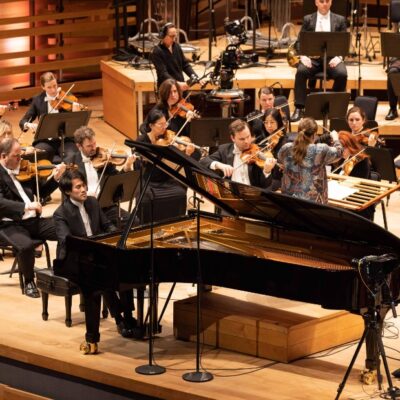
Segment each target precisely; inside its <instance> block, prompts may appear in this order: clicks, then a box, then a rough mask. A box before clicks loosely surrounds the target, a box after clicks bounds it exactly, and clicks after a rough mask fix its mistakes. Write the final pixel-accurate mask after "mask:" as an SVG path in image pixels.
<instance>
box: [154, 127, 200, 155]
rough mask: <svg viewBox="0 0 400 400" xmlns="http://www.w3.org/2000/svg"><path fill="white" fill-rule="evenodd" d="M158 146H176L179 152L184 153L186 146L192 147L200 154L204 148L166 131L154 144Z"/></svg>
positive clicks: (186, 138)
mask: <svg viewBox="0 0 400 400" xmlns="http://www.w3.org/2000/svg"><path fill="white" fill-rule="evenodd" d="M155 144H156V145H158V146H172V145H174V146H176V147H177V148H178V149H179V150H181V151H186V148H187V147H188V146H193V147H194V148H195V149H198V150H200V151H201V152H202V153H203V151H204V148H203V147H201V146H198V145H197V144H194V143H193V142H192V141H191V140H190V138H189V137H188V136H178V135H177V134H176V133H175V132H174V131H171V130H169V129H167V130H166V131H165V133H164V135H162V136H161V137H159V138H158V139H157V140H156V142H155Z"/></svg>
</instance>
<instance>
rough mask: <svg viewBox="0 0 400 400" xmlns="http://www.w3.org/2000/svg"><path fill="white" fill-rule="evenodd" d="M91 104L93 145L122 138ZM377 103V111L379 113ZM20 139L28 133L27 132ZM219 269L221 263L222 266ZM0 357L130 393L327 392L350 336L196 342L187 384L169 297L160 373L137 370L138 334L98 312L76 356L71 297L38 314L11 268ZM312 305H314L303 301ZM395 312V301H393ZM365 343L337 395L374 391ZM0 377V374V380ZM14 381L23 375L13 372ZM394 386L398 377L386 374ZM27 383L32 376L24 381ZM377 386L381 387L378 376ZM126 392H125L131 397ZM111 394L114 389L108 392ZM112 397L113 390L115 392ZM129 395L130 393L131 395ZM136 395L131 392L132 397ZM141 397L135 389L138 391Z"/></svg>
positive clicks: (395, 219) (188, 358) (318, 395)
mask: <svg viewBox="0 0 400 400" xmlns="http://www.w3.org/2000/svg"><path fill="white" fill-rule="evenodd" d="M80 101H81V102H82V103H85V104H89V105H90V106H91V107H92V109H93V110H95V111H93V117H94V118H92V119H91V121H90V126H92V127H93V128H94V129H95V131H96V133H97V142H98V145H100V146H105V147H107V146H111V145H112V143H113V142H116V143H117V144H118V145H119V144H122V143H123V141H124V137H123V136H122V135H121V134H119V133H118V132H117V131H115V130H114V129H113V128H111V127H110V126H108V125H107V124H105V123H104V122H103V121H102V119H101V118H100V116H101V107H102V101H101V98H87V99H80ZM24 111H25V109H23V108H21V109H20V110H18V111H16V112H14V113H8V114H7V119H10V120H12V122H13V123H14V124H15V126H16V122H17V121H18V119H19V118H20V117H21V114H22V113H23V112H24ZM383 112H384V111H383V109H381V110H380V115H382V114H383ZM23 141H29V136H28V137H26V138H24V139H23ZM59 201H60V194H59V192H56V193H55V194H54V196H53V200H52V202H51V203H50V204H49V205H47V206H46V207H45V215H51V214H52V212H53V211H54V209H55V208H56V207H57V205H58V202H59ZM387 214H388V224H389V229H390V230H391V231H392V232H393V233H394V234H396V235H398V236H399V235H400V218H399V215H400V194H399V193H398V192H397V193H394V194H393V195H392V196H391V198H390V202H389V206H388V208H387ZM376 222H377V223H378V224H381V225H382V215H381V211H380V207H377V215H376ZM50 247H51V254H52V256H53V257H54V255H55V246H54V243H50ZM12 260H13V259H12V257H10V256H7V257H6V258H5V260H4V261H3V262H0V273H4V272H6V271H7V270H9V269H10V267H11V263H12ZM37 267H40V268H42V267H45V259H44V257H42V258H41V259H39V260H38V263H37ZM227 273H229V271H228V270H227ZM169 289H170V284H162V285H161V287H160V297H161V301H160V303H161V305H162V304H163V303H164V300H165V298H166V296H167V293H168V291H169ZM216 290H217V291H218V292H220V293H229V294H230V295H232V296H235V297H236V296H239V295H240V296H243V297H244V298H246V299H247V300H248V301H251V302H253V301H258V302H264V304H268V305H271V303H272V302H273V303H274V304H276V305H277V307H288V308H290V309H293V310H295V309H297V308H299V307H310V306H308V305H304V304H300V303H297V302H293V303H288V302H287V301H285V300H280V299H276V298H268V297H265V296H258V295H254V294H250V293H243V292H240V294H238V293H237V292H235V291H232V290H227V289H220V288H217V289H216ZM338 290H340V288H338ZM0 291H1V297H0V321H1V324H0V357H5V358H7V359H12V360H17V361H20V362H22V363H26V364H29V365H31V366H37V367H43V368H46V369H49V370H51V371H57V372H61V373H63V374H66V375H68V376H73V377H80V378H83V379H86V380H87V381H90V382H92V383H93V385H94V386H96V385H100V384H104V385H108V386H111V387H114V388H119V389H122V390H125V391H128V392H132V393H140V394H142V395H147V396H150V398H161V399H174V400H177V399H188V400H189V399H190V400H194V399H221V400H225V399H226V400H233V399H240V400H243V399H254V400H261V399H263V400H266V399H271V400H272V399H273V400H276V399H288V400H289V399H290V400H293V399H299V400H300V399H302V400H309V399H318V400H320V399H332V398H334V397H335V395H336V390H337V388H338V385H339V383H340V382H341V380H342V378H343V376H344V373H345V371H346V368H347V366H348V365H349V363H350V360H351V357H352V355H353V353H354V351H355V347H356V346H355V343H353V344H351V345H349V346H343V347H340V348H338V349H333V350H332V351H325V352H323V353H320V354H317V355H314V356H312V357H308V358H305V359H301V360H298V361H295V362H292V363H290V364H283V363H278V362H273V361H269V360H266V359H260V358H256V357H253V356H248V355H242V354H239V353H235V352H231V351H225V350H220V349H215V348H212V347H209V346H202V357H201V367H202V368H204V369H205V370H207V371H209V372H211V373H212V374H213V375H214V379H213V380H212V381H210V382H207V383H202V384H194V383H188V382H185V381H184V380H182V374H183V373H184V372H187V371H192V370H194V369H195V360H196V358H195V348H196V346H195V344H193V343H188V342H182V341H177V340H175V339H174V336H173V329H172V303H170V305H169V306H168V308H167V312H166V314H165V318H164V320H163V322H162V324H163V332H162V334H160V335H159V337H158V338H157V339H156V341H155V346H154V350H155V353H154V357H155V362H156V363H157V364H159V365H162V366H164V367H166V368H167V372H166V373H165V374H163V375H160V376H143V375H138V374H136V373H135V371H134V370H135V367H136V366H139V365H142V364H146V363H147V362H148V352H147V350H148V344H147V342H145V341H138V340H131V339H124V338H122V337H120V336H119V335H118V333H117V331H116V327H115V324H114V323H113V322H112V320H111V319H110V318H108V319H106V320H102V323H101V342H100V354H98V355H96V356H83V355H81V354H80V353H79V350H78V349H79V344H80V342H81V341H82V340H83V337H84V332H85V328H84V318H83V314H82V313H80V312H79V310H78V298H77V297H75V298H74V300H73V314H72V320H73V324H72V327H71V328H67V327H66V326H65V324H64V319H65V311H64V299H63V298H61V297H50V300H49V320H48V321H46V322H45V321H43V320H42V318H41V300H40V299H30V298H28V297H26V296H23V295H21V291H20V289H19V283H18V276H17V274H15V275H14V276H13V277H12V278H9V277H8V275H5V274H1V275H0ZM192 294H194V288H193V287H192V286H191V285H185V284H178V285H177V289H176V291H175V292H174V294H173V300H177V299H182V298H185V297H187V296H189V295H192ZM311 307H314V306H311ZM399 312H400V309H399ZM399 326H400V323H399V321H398V320H396V319H393V318H392V316H391V313H389V315H388V318H387V321H386V329H385V337H384V344H385V346H386V352H387V355H388V356H389V357H390V359H388V361H389V366H390V370H391V371H393V370H395V369H397V368H399V367H400V356H399V351H398V349H400V347H399V339H398V329H399ZM364 358H365V351H364V349H362V351H361V354H360V355H359V357H358V359H357V360H356V363H355V366H354V369H353V371H352V373H351V375H350V378H349V380H348V383H347V385H346V387H345V389H344V392H343V394H342V396H341V398H343V399H379V398H380V397H379V393H378V392H377V390H376V389H377V386H376V385H373V386H365V385H362V384H361V382H359V379H358V378H359V374H360V371H361V370H362V368H363V366H364ZM1 381H2V378H1V377H0V382H1ZM19 383H20V384H21V385H22V386H23V385H24V384H28V383H30V382H28V381H25V380H21V381H20V382H19ZM35 383H37V384H38V385H36V386H38V387H39V389H38V390H39V391H38V392H36V393H38V394H41V395H43V396H47V397H53V398H56V399H70V398H71V397H68V393H65V392H64V391H63V390H62V389H61V388H60V389H59V392H58V393H57V395H56V396H54V395H51V394H50V388H49V387H48V386H47V385H46V381H45V380H42V381H40V382H33V384H35ZM394 383H395V384H397V385H399V386H400V382H398V381H396V380H395V381H394ZM31 384H32V382H31ZM383 388H384V389H386V388H387V383H386V379H384V383H383ZM133 396H134V395H133V394H132V397H133ZM110 398H114V397H110ZM115 398H116V397H115ZM133 398H135V397H133ZM136 398H138V397H136ZM142 398H143V397H142Z"/></svg>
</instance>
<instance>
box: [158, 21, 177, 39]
mask: <svg viewBox="0 0 400 400" xmlns="http://www.w3.org/2000/svg"><path fill="white" fill-rule="evenodd" d="M171 28H175V25H174V24H173V23H172V22H167V23H166V24H165V25H163V26H162V27H161V29H160V32H159V34H158V35H159V37H160V39H161V40H162V39H164V38H165V36H167V35H168V30H169V29H171Z"/></svg>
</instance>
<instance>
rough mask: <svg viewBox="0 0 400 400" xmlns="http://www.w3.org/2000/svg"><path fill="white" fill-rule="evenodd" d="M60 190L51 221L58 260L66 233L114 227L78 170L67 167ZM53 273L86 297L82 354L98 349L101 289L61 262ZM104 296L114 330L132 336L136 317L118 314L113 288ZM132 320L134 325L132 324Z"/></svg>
mask: <svg viewBox="0 0 400 400" xmlns="http://www.w3.org/2000/svg"><path fill="white" fill-rule="evenodd" d="M60 190H61V191H62V193H63V194H64V195H65V200H64V202H63V204H62V205H60V206H59V207H58V208H57V210H56V211H55V213H54V223H55V227H56V234H57V239H58V246H57V260H63V259H64V258H65V256H66V253H65V244H66V238H67V236H69V235H73V236H80V237H90V236H93V235H98V234H101V233H106V232H113V231H114V230H115V229H116V228H115V227H114V225H113V224H112V223H111V222H110V221H109V220H108V219H107V217H106V216H105V215H104V213H103V212H102V211H101V209H100V206H99V203H98V201H97V200H96V198H94V197H91V196H88V195H87V184H86V179H85V177H84V176H83V175H82V174H81V173H80V172H79V171H77V170H68V171H66V172H65V173H64V175H63V176H62V177H61V179H60ZM54 270H55V273H56V274H58V275H62V276H65V277H67V278H69V279H71V280H72V281H74V282H76V283H77V284H78V285H79V286H80V287H81V290H82V293H83V296H84V299H85V320H86V337H85V341H84V342H83V343H82V344H81V351H82V352H83V353H84V354H95V353H97V343H98V342H99V341H100V332H99V326H100V311H101V310H100V308H101V292H100V291H94V290H93V289H91V288H86V287H84V286H82V285H80V282H79V280H78V278H77V275H76V274H75V271H70V270H65V269H64V268H63V264H62V262H56V263H55V266H54ZM103 296H104V299H105V301H106V303H107V306H108V308H109V309H110V312H111V315H112V316H113V317H114V318H115V322H116V324H117V330H118V332H119V333H120V334H121V335H122V336H123V337H133V336H134V335H135V334H134V325H135V322H136V321H134V320H133V321H127V320H125V319H124V318H123V317H122V316H121V306H120V302H119V299H118V297H117V295H116V293H115V292H114V291H111V290H109V291H105V292H103ZM132 324H133V325H132Z"/></svg>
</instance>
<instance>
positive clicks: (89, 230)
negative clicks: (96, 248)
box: [70, 198, 93, 236]
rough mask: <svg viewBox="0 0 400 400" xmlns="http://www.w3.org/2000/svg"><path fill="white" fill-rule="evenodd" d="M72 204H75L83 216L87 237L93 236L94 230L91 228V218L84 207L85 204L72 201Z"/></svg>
mask: <svg viewBox="0 0 400 400" xmlns="http://www.w3.org/2000/svg"><path fill="white" fill-rule="evenodd" d="M70 200H71V203H72V204H74V205H75V206H77V207H78V208H79V213H80V214H81V217H82V221H83V226H84V227H85V231H86V235H87V236H92V235H93V233H92V228H91V226H90V218H89V215H88V213H87V211H86V209H85V206H84V205H83V203H81V202H79V201H76V200H73V199H71V198H70Z"/></svg>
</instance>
